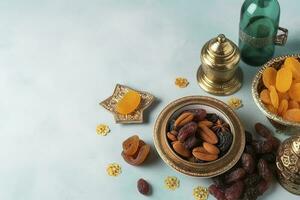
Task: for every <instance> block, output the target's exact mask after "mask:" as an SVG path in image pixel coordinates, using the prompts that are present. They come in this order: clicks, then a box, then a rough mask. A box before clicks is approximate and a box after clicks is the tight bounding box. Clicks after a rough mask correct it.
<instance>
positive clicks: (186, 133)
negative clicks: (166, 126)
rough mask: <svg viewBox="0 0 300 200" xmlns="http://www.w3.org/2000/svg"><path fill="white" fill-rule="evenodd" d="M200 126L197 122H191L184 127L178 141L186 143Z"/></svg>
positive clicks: (180, 131)
mask: <svg viewBox="0 0 300 200" xmlns="http://www.w3.org/2000/svg"><path fill="white" fill-rule="evenodd" d="M197 128H198V125H197V123H195V122H190V123H188V124H186V125H184V126H183V127H182V128H181V129H180V130H179V133H178V136H177V138H178V140H179V141H180V142H184V141H185V140H186V139H187V138H188V137H190V136H192V135H194V134H195V133H196V131H197Z"/></svg>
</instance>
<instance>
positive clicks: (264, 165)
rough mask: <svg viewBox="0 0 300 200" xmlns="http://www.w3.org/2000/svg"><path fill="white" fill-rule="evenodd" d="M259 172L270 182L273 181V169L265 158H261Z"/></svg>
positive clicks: (258, 166) (258, 165)
mask: <svg viewBox="0 0 300 200" xmlns="http://www.w3.org/2000/svg"><path fill="white" fill-rule="evenodd" d="M257 169H258V174H259V175H260V176H261V177H262V178H263V179H264V180H265V181H267V182H268V183H270V182H271V181H272V177H273V174H272V171H271V169H270V168H269V165H268V162H267V161H265V160H264V159H259V161H258V164H257Z"/></svg>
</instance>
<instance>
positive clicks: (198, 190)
mask: <svg viewBox="0 0 300 200" xmlns="http://www.w3.org/2000/svg"><path fill="white" fill-rule="evenodd" d="M193 196H194V197H195V200H206V199H207V197H208V190H207V188H205V187H202V186H198V187H195V188H194V189H193Z"/></svg>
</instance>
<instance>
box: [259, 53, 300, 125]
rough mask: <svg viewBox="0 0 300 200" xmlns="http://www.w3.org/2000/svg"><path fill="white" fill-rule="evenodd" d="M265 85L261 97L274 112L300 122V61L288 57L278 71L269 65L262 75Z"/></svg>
mask: <svg viewBox="0 0 300 200" xmlns="http://www.w3.org/2000/svg"><path fill="white" fill-rule="evenodd" d="M262 79H263V83H264V86H265V87H266V88H265V89H263V90H262V91H261V92H260V99H261V101H262V102H263V103H264V104H265V105H266V107H267V108H268V109H269V111H271V112H272V113H275V114H278V115H279V116H281V117H283V118H284V119H286V120H289V121H293V122H300V106H299V103H300V62H299V61H298V60H297V59H296V58H293V57H289V58H286V60H285V62H284V64H283V65H282V66H281V68H280V69H279V70H278V71H277V70H276V69H275V68H273V67H268V68H266V69H265V70H264V71H263V75H262Z"/></svg>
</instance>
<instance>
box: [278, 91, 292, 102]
mask: <svg viewBox="0 0 300 200" xmlns="http://www.w3.org/2000/svg"><path fill="white" fill-rule="evenodd" d="M277 94H278V97H279V100H280V101H281V100H283V99H286V100H289V99H290V96H289V93H288V92H284V93H282V92H277Z"/></svg>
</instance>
